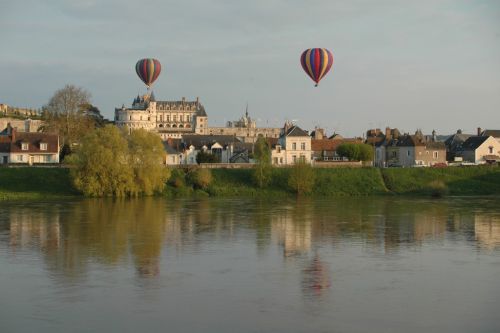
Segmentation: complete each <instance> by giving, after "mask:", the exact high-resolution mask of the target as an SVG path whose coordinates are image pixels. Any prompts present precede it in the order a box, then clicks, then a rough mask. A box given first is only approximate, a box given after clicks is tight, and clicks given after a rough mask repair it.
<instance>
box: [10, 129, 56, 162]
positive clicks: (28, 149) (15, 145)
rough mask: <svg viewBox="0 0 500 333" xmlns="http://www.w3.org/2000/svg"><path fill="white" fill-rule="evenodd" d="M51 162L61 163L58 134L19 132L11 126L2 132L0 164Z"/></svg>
mask: <svg viewBox="0 0 500 333" xmlns="http://www.w3.org/2000/svg"><path fill="white" fill-rule="evenodd" d="M50 163H59V137H58V136H57V135H55V134H47V133H30V132H18V131H17V129H16V128H13V127H11V126H8V127H7V128H6V129H5V130H4V131H2V132H1V133H0V164H29V165H33V164H50Z"/></svg>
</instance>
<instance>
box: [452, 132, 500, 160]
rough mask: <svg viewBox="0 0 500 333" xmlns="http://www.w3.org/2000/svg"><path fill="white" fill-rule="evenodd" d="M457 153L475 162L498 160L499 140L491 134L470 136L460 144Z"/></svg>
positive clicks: (499, 158) (499, 156)
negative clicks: (460, 148)
mask: <svg viewBox="0 0 500 333" xmlns="http://www.w3.org/2000/svg"><path fill="white" fill-rule="evenodd" d="M459 155H461V156H462V158H463V160H464V161H467V162H472V163H476V164H484V163H488V162H494V161H500V142H498V141H497V140H496V139H495V138H494V137H492V136H471V137H469V138H468V139H467V140H465V142H464V143H463V144H462V150H461V152H460V153H459Z"/></svg>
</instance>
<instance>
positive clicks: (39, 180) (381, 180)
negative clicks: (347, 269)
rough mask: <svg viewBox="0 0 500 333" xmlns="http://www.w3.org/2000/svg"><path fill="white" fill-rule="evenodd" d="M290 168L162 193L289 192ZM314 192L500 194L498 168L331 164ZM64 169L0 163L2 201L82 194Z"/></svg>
mask: <svg viewBox="0 0 500 333" xmlns="http://www.w3.org/2000/svg"><path fill="white" fill-rule="evenodd" d="M290 171H291V169H289V168H275V169H273V170H272V180H271V183H270V184H269V185H268V186H267V187H265V188H262V189H261V188H258V187H257V186H255V185H254V183H253V181H252V172H253V170H252V169H212V170H211V173H212V181H211V182H210V184H209V185H208V186H207V187H205V188H204V189H195V186H193V185H191V184H190V182H189V179H188V178H189V177H187V175H186V174H184V172H183V171H182V170H178V174H177V177H178V178H179V179H178V180H179V181H177V182H172V181H169V183H168V185H167V186H166V187H165V190H164V192H163V195H165V196H167V197H175V196H214V197H234V196H248V197H287V196H294V195H295V194H294V193H293V191H292V190H291V189H290V188H289V186H288V177H289V174H290ZM315 174H316V179H315V185H314V189H313V192H312V194H311V195H312V196H367V195H426V196H427V195H431V196H445V195H454V196H460V195H463V196H465V195H500V167H497V166H472V167H448V168H442V169H436V168H389V169H377V168H332V169H323V168H322V169H315ZM79 196H81V194H79V193H78V191H76V190H75V189H74V188H73V186H72V184H71V179H70V175H69V170H68V169H65V168H29V167H25V168H0V200H40V199H50V198H62V197H79Z"/></svg>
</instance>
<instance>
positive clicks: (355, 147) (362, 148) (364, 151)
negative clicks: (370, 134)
mask: <svg viewBox="0 0 500 333" xmlns="http://www.w3.org/2000/svg"><path fill="white" fill-rule="evenodd" d="M337 153H338V154H339V155H340V156H342V157H347V158H348V159H349V160H350V161H371V160H373V147H372V146H370V145H367V144H364V143H342V144H341V145H339V146H338V148H337Z"/></svg>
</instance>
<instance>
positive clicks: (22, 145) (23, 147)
mask: <svg viewBox="0 0 500 333" xmlns="http://www.w3.org/2000/svg"><path fill="white" fill-rule="evenodd" d="M28 147H29V145H28V144H27V143H25V142H23V143H22V144H21V149H22V150H28Z"/></svg>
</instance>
